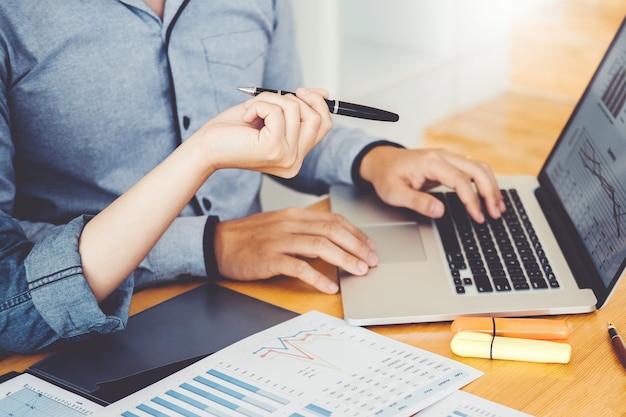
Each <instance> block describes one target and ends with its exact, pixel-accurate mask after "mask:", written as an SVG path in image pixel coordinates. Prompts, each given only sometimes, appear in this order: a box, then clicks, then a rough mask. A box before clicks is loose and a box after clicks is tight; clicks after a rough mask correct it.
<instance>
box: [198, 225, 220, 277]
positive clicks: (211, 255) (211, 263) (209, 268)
mask: <svg viewBox="0 0 626 417" xmlns="http://www.w3.org/2000/svg"><path fill="white" fill-rule="evenodd" d="M219 221H220V218H219V217H218V216H209V217H208V218H207V220H206V223H205V225H204V237H203V240H202V241H203V252H204V265H205V269H206V275H207V277H208V278H212V279H216V278H219V276H220V272H219V269H218V267H217V258H216V257H215V228H216V227H217V224H218V223H219Z"/></svg>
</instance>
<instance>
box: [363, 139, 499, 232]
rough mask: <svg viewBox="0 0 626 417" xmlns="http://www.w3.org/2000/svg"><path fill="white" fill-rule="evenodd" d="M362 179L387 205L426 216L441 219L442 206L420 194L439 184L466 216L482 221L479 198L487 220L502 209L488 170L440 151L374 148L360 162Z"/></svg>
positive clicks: (495, 215) (483, 165)
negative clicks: (458, 202) (452, 194)
mask: <svg viewBox="0 0 626 417" xmlns="http://www.w3.org/2000/svg"><path fill="white" fill-rule="evenodd" d="M360 173H361V175H362V177H363V178H364V179H366V180H368V181H370V182H372V184H373V185H374V188H375V189H376V192H377V193H378V195H379V196H380V197H381V198H382V199H383V200H384V201H385V202H387V203H388V204H391V205H395V206H400V207H407V208H410V209H412V210H415V211H417V212H418V213H421V214H424V215H426V216H430V217H435V218H437V217H441V216H442V215H443V213H444V206H443V204H442V203H441V202H440V201H439V200H438V199H437V198H435V197H434V196H432V195H430V194H428V193H427V192H425V191H423V190H425V189H428V188H431V187H432V186H434V185H438V184H443V185H445V186H446V187H449V188H452V189H453V190H455V191H456V192H457V194H458V195H459V198H460V199H461V201H462V202H463V203H464V204H465V207H466V209H467V211H468V214H469V215H470V216H471V217H472V218H473V219H474V220H475V221H477V222H479V223H482V222H484V221H485V216H484V214H483V212H482V208H481V202H480V199H479V196H481V197H483V198H484V203H485V207H486V208H487V211H488V213H489V215H490V216H491V217H494V218H498V217H499V216H500V215H501V213H502V212H503V211H504V210H505V207H504V204H503V202H502V195H501V193H500V190H499V188H498V185H497V182H496V178H495V176H494V174H493V172H492V171H491V168H490V167H489V166H488V165H487V164H485V163H483V162H480V161H474V160H471V159H469V158H465V157H462V156H459V155H457V154H454V153H451V152H447V151H444V150H441V149H421V150H406V149H397V148H395V147H386V146H381V147H378V148H374V149H373V150H371V151H370V152H368V154H367V155H366V156H365V158H364V159H363V161H362V163H361V171H360Z"/></svg>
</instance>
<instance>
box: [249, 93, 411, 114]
mask: <svg viewBox="0 0 626 417" xmlns="http://www.w3.org/2000/svg"><path fill="white" fill-rule="evenodd" d="M238 90H239V91H241V92H243V93H246V94H250V95H252V96H256V95H258V94H261V93H263V92H269V93H276V94H280V95H285V94H293V93H292V92H290V91H283V90H270V89H267V88H259V87H239V88H238ZM326 104H327V105H328V110H329V111H330V112H331V113H332V114H340V115H342V116H350V117H358V118H360V119H369V120H379V121H382V122H397V121H398V119H399V118H400V117H399V116H398V115H397V114H396V113H392V112H389V111H387V110H381V109H377V108H374V107H369V106H364V105H362V104H354V103H347V102H345V101H339V100H328V99H326Z"/></svg>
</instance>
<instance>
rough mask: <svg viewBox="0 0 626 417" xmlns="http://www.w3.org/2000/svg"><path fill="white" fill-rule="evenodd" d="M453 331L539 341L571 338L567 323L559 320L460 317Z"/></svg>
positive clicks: (453, 325) (455, 322)
mask: <svg viewBox="0 0 626 417" xmlns="http://www.w3.org/2000/svg"><path fill="white" fill-rule="evenodd" d="M451 329H452V332H453V333H458V332H461V331H468V332H477V333H486V334H489V335H492V336H503V337H520V338H524V339H539V340H565V339H567V337H568V336H569V327H568V326H567V322H566V321H565V320H558V319H527V318H504V317H459V318H458V319H456V320H454V321H453V322H452V326H451Z"/></svg>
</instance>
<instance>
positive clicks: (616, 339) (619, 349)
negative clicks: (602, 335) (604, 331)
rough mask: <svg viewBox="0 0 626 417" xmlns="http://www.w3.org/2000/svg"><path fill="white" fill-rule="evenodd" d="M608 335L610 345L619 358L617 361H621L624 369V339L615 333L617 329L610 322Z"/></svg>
mask: <svg viewBox="0 0 626 417" xmlns="http://www.w3.org/2000/svg"><path fill="white" fill-rule="evenodd" d="M609 337H610V338H611V345H612V346H613V350H614V351H615V354H616V355H617V357H618V358H619V361H620V362H621V363H622V366H623V367H624V369H626V345H624V339H622V336H620V335H619V334H617V330H615V327H613V325H612V324H611V323H609Z"/></svg>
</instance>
